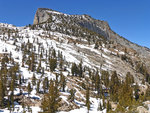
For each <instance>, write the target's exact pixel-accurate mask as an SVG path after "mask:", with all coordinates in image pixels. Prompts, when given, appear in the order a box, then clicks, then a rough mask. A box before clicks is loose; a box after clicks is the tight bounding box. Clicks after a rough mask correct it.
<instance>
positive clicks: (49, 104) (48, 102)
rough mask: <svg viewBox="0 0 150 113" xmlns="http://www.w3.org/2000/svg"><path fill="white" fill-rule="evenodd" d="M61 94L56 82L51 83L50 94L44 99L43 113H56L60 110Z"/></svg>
mask: <svg viewBox="0 0 150 113" xmlns="http://www.w3.org/2000/svg"><path fill="white" fill-rule="evenodd" d="M60 100H61V99H60V98H59V92H58V88H57V86H56V85H55V83H54V81H52V80H51V81H50V87H49V92H48V94H45V95H44V98H43V99H42V104H41V105H42V106H41V108H42V110H43V113H56V112H57V110H58V107H59V106H60V105H59V102H60Z"/></svg>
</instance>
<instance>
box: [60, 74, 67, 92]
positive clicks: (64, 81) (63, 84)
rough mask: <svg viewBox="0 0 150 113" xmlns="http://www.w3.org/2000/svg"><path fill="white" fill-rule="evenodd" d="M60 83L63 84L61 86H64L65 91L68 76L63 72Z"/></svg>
mask: <svg viewBox="0 0 150 113" xmlns="http://www.w3.org/2000/svg"><path fill="white" fill-rule="evenodd" d="M60 84H61V87H62V91H63V92H65V86H66V78H65V76H64V75H63V74H61V80H60Z"/></svg>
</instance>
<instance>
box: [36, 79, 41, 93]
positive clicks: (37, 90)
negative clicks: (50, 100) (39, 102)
mask: <svg viewBox="0 0 150 113" xmlns="http://www.w3.org/2000/svg"><path fill="white" fill-rule="evenodd" d="M40 83H41V81H40V80H39V81H38V82H37V88H36V92H37V93H39V92H40Z"/></svg>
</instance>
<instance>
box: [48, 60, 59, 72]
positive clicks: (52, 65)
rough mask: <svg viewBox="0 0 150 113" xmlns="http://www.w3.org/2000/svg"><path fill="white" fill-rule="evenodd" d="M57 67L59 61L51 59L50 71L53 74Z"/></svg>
mask: <svg viewBox="0 0 150 113" xmlns="http://www.w3.org/2000/svg"><path fill="white" fill-rule="evenodd" d="M56 67H57V60H56V59H52V58H51V59H50V70H51V71H52V72H53V71H54V70H55V68H56Z"/></svg>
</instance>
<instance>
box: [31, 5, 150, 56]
mask: <svg viewBox="0 0 150 113" xmlns="http://www.w3.org/2000/svg"><path fill="white" fill-rule="evenodd" d="M60 17H62V18H64V21H63V22H65V23H68V24H73V25H76V26H77V27H78V26H80V27H82V28H86V29H88V30H90V31H94V32H96V33H98V34H100V35H102V36H103V37H105V38H106V39H107V40H111V41H114V42H115V43H117V44H120V45H122V46H124V47H126V48H130V49H133V50H135V51H136V52H137V53H138V54H139V55H140V57H150V50H149V49H148V48H145V47H142V46H139V45H137V44H135V43H132V42H130V41H128V40H126V39H125V38H123V37H121V36H120V35H118V34H117V33H115V32H114V31H113V30H112V29H111V28H110V26H109V24H108V23H107V22H106V21H102V20H96V19H94V18H92V17H91V16H89V15H68V14H63V13H60V12H57V11H54V10H52V9H47V8H39V9H38V10H37V12H36V14H35V18H34V22H33V24H40V23H44V22H49V21H48V20H49V19H52V18H53V19H55V20H57V19H59V18H60ZM53 21H54V20H53ZM53 21H52V22H53Z"/></svg>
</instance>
